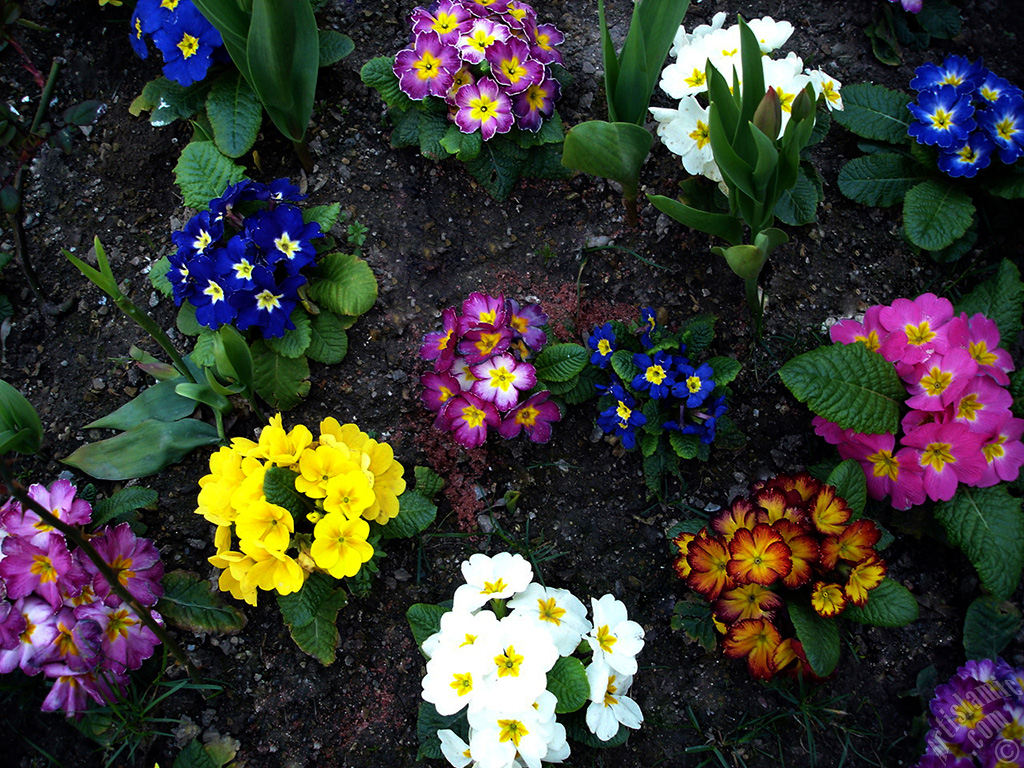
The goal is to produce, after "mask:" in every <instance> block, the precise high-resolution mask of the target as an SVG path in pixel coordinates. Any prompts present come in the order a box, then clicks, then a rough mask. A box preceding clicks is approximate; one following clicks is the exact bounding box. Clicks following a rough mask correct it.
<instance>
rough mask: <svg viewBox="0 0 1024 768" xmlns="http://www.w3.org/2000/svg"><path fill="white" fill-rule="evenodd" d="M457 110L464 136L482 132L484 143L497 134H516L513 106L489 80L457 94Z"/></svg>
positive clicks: (479, 82)
mask: <svg viewBox="0 0 1024 768" xmlns="http://www.w3.org/2000/svg"><path fill="white" fill-rule="evenodd" d="M495 45H500V43H495ZM492 47H493V46H492ZM455 106H456V107H457V108H458V111H457V112H456V113H455V124H456V125H457V126H459V130H460V131H462V132H463V133H473V132H474V131H477V130H479V131H480V135H481V136H482V137H483V140H484V141H487V140H488V139H490V138H491V137H493V136H494V135H495V134H497V133H508V132H509V131H510V130H512V124H513V122H514V121H515V119H514V118H513V116H512V102H511V101H510V100H509V97H508V95H507V94H505V93H503V92H502V91H501V90H500V89H499V88H498V84H497V83H495V82H494V81H493V80H492V79H491V78H489V77H482V78H480V79H479V80H478V81H477V82H475V83H473V84H472V85H464V86H463V87H462V88H460V89H459V92H458V93H457V94H455Z"/></svg>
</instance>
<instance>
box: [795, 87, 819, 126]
mask: <svg viewBox="0 0 1024 768" xmlns="http://www.w3.org/2000/svg"><path fill="white" fill-rule="evenodd" d="M812 115H814V97H813V96H811V95H810V94H808V93H807V88H804V89H803V90H802V91H800V93H798V94H797V96H796V98H795V99H793V107H792V109H791V116H792V119H793V120H796V121H800V120H806V119H807V118H808V117H811V116H812Z"/></svg>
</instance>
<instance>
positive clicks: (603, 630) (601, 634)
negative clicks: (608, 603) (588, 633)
mask: <svg viewBox="0 0 1024 768" xmlns="http://www.w3.org/2000/svg"><path fill="white" fill-rule="evenodd" d="M617 642H619V638H617V637H616V636H615V635H613V634H612V631H611V629H609V628H608V625H607V624H602V625H601V626H600V627H598V628H597V644H598V646H599V647H600V648H601V650H602V651H604V652H605V653H613V651H612V646H613V645H615V644H616V643H617Z"/></svg>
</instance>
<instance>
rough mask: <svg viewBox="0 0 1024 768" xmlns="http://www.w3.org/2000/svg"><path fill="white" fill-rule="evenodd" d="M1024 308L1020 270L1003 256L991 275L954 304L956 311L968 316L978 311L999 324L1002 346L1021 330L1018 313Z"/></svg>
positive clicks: (1008, 342) (1023, 291) (1023, 292)
mask: <svg viewBox="0 0 1024 768" xmlns="http://www.w3.org/2000/svg"><path fill="white" fill-rule="evenodd" d="M1022 310H1024V283H1022V282H1021V279H1020V270H1019V269H1018V268H1017V266H1016V265H1015V264H1014V263H1013V262H1011V261H1010V260H1009V259H1003V260H1002V262H1000V264H999V270H998V271H997V272H996V274H995V276H994V277H991V278H989V279H988V280H986V281H985V282H983V283H981V284H979V285H977V286H976V287H975V288H974V290H973V291H971V292H970V293H969V294H967V295H966V296H964V297H963V298H962V299H960V301H958V302H957V304H956V311H957V312H966V313H967V316H968V317H970V316H971V315H974V314H975V313H978V312H980V313H982V314H983V315H985V317H987V318H989V319H990V320H994V321H995V324H996V325H997V326H999V338H1000V340H1001V345H1002V346H1008V345H1009V344H1011V343H1012V341H1013V340H1014V339H1015V338H1017V334H1018V333H1020V332H1021V328H1022V325H1021V312H1022Z"/></svg>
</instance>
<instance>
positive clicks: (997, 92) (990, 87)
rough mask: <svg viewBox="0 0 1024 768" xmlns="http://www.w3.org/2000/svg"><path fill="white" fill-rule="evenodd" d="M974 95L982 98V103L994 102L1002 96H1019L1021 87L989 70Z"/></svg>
mask: <svg viewBox="0 0 1024 768" xmlns="http://www.w3.org/2000/svg"><path fill="white" fill-rule="evenodd" d="M986 71H987V70H986ZM974 95H975V96H976V97H977V98H979V99H981V100H982V103H985V102H987V103H989V104H995V103H996V102H997V101H999V100H1000V99H1001V98H1003V96H1021V95H1022V92H1021V89H1020V88H1018V87H1017V86H1016V85H1013V84H1012V83H1011V82H1010V81H1009V80H1005V79H1004V78H1002V77H999V76H998V75H995V74H993V73H992V72H989V73H988V75H987V76H986V77H985V79H984V80H983V81H982V83H981V85H979V86H978V90H977V91H975V93H974Z"/></svg>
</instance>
